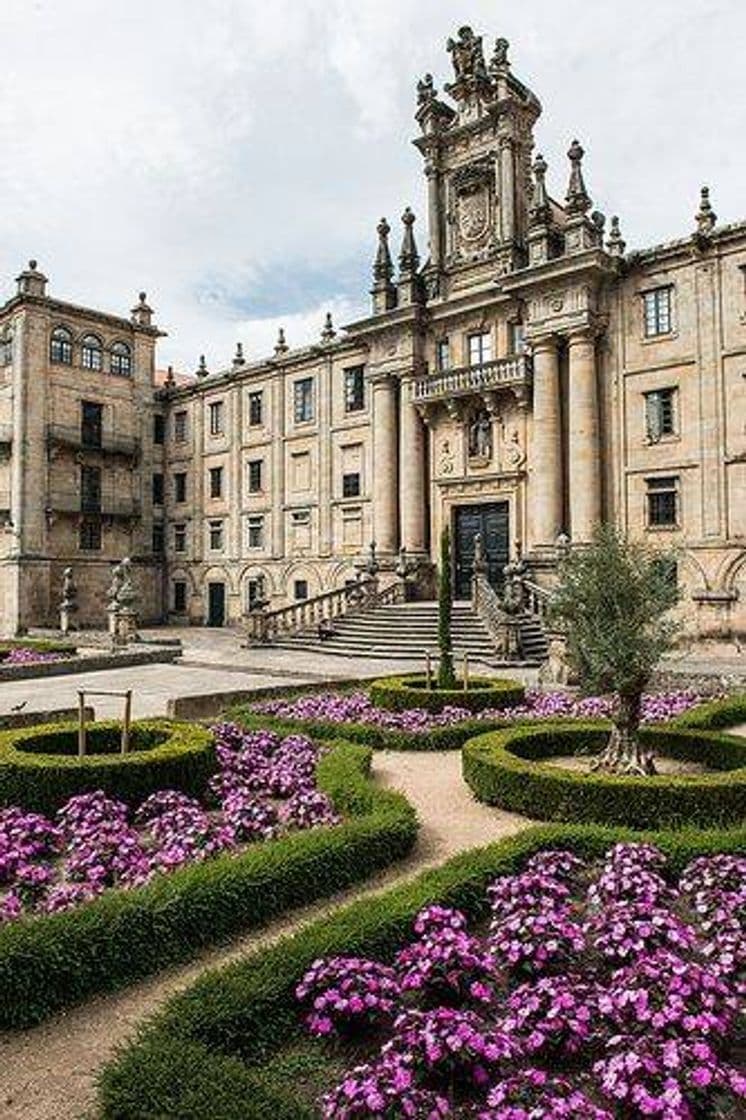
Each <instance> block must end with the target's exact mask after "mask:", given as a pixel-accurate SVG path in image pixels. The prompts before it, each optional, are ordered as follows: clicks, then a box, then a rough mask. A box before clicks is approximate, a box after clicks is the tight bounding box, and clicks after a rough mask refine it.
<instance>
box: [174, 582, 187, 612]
mask: <svg viewBox="0 0 746 1120" xmlns="http://www.w3.org/2000/svg"><path fill="white" fill-rule="evenodd" d="M171 586H172V589H173V598H172V602H173V610H174V613H175V614H185V613H186V604H187V585H186V580H183V579H175V580H174V582H173V584H172V585H171Z"/></svg>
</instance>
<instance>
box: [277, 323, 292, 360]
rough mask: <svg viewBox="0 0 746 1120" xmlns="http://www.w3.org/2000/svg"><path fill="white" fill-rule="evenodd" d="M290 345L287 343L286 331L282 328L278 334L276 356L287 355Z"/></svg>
mask: <svg viewBox="0 0 746 1120" xmlns="http://www.w3.org/2000/svg"><path fill="white" fill-rule="evenodd" d="M288 349H289V348H288V344H287V342H286V341H285V331H284V330H283V328H282V327H280V329H279V330H278V332H277V342H276V343H275V354H287V352H288Z"/></svg>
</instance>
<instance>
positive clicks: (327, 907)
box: [0, 751, 531, 1120]
mask: <svg viewBox="0 0 746 1120" xmlns="http://www.w3.org/2000/svg"><path fill="white" fill-rule="evenodd" d="M374 774H375V776H376V778H377V779H378V780H379V781H380V782H381V784H382V785H384V786H386V787H388V788H392V789H399V790H401V791H402V792H403V793H405V794H406V795H407V797H408V798H409V799H410V801H411V802H412V804H413V805H414V806H415V807H416V809H417V812H418V815H419V818H420V821H421V825H422V827H421V832H420V836H419V839H418V842H417V846H416V849H415V851H414V852H413V853H412V855H411V856H409V857H408V858H407V859H406V860H404V861H402V862H400V863H398V864H396V865H395V866H394V867H392V868H389V869H388V870H386V871H384V872H381V873H380V874H379V875H377V876H375V877H374V878H373V879H372V880H368V881H367V882H366V883H365V884H364V885H361V886H358V887H353V888H351V889H350V890H348V891H345V892H342V893H340V894H337V895H335V896H333V897H332V898H330V899H325V900H324V901H322V902H319V903H317V904H314V905H311V906H307V907H303V908H302V909H300V910H296V911H293V912H292V913H291V914H289V915H287V916H285V918H281V919H278V921H276V922H273V923H272V924H271V925H270V926H267V927H265V928H264V929H263V930H261V931H256V932H253V933H250V934H247V935H246V936H245V937H241V938H238V939H236V940H234V941H231V942H230V943H229V944H226V945H223V946H221V947H219V948H217V949H214V950H212V951H208V952H206V953H203V954H202V955H201V956H200V957H199V958H197V959H196V960H194V961H192V962H191V963H189V964H187V965H182V966H180V967H176V968H173V969H169V970H168V971H166V972H161V973H159V974H158V975H157V976H154V977H152V978H151V979H149V980H146V981H144V982H142V983H140V984H137V985H133V986H132V987H129V988H127V989H126V990H123V991H121V992H115V993H113V994H111V995H107V996H101V997H98V998H95V999H92V1000H90V1001H88V1002H87V1003H85V1004H83V1005H81V1006H80V1007H76V1008H72V1009H71V1010H70V1011H68V1012H67V1013H65V1014H63V1015H59V1016H57V1017H56V1018H54V1019H51V1020H49V1021H48V1022H46V1023H42V1024H41V1025H40V1026H38V1027H35V1028H33V1029H32V1030H29V1031H26V1032H23V1033H19V1034H4V1035H2V1036H0V1115H1V1116H2V1117H3V1120H82V1118H86V1120H92V1118H94V1117H95V1116H96V1111H95V1076H96V1072H97V1070H98V1069H99V1068H100V1067H101V1066H102V1065H103V1064H104V1063H105V1062H107V1061H108V1060H109V1058H110V1057H111V1055H112V1052H113V1051H114V1049H115V1047H117V1046H118V1045H120V1044H121V1043H122V1042H124V1041H125V1040H126V1039H127V1038H128V1037H129V1036H130V1035H131V1034H132V1033H133V1031H134V1030H135V1028H136V1027H137V1026H138V1024H139V1023H140V1022H141V1020H142V1019H143V1018H145V1017H146V1016H148V1015H150V1014H152V1012H153V1011H155V1009H156V1008H157V1007H158V1005H159V1004H161V1003H162V1002H163V1001H164V1000H165V999H167V998H168V997H169V996H171V995H173V994H174V993H175V992H178V991H179V990H180V989H182V988H185V987H186V986H187V985H188V984H190V983H191V982H192V981H193V980H194V979H195V978H196V977H197V976H198V975H199V973H200V972H202V971H204V970H205V969H207V968H212V967H216V966H219V965H223V964H227V963H229V962H231V961H235V960H237V959H239V958H240V957H243V956H246V955H247V954H249V953H252V952H254V951H255V950H257V949H258V948H260V947H262V946H264V945H267V944H268V943H270V942H272V941H275V940H276V939H277V938H279V937H282V936H284V935H285V934H288V933H291V932H294V931H295V930H296V929H297V928H298V927H299V926H301V925H303V924H305V923H307V922H309V921H311V920H314V919H317V918H319V917H322V916H323V915H324V914H326V913H328V912H330V911H331V910H333V909H335V908H336V907H337V906H339V905H341V904H342V903H345V902H350V901H352V900H353V899H355V898H360V897H362V896H364V895H366V894H372V893H375V892H376V891H380V890H383V889H385V888H386V887H389V886H392V885H393V884H394V883H398V882H401V881H403V880H405V879H407V878H411V877H412V876H414V875H416V874H418V873H419V872H420V871H422V870H424V869H425V868H427V867H430V866H433V865H437V864H439V863H441V862H442V861H443V860H444V859H447V858H448V857H449V856H451V855H455V854H456V853H457V852H460V851H464V850H466V849H468V848H472V847H475V846H478V845H480V844H485V843H489V842H491V841H493V840H498V839H500V838H501V837H504V836H510V835H512V834H513V833H515V832H518V831H520V830H521V829H523V828H526V827H527V826H528V825H529V824H530V823H531V822H530V821H529V820H527V819H526V818H525V817H520V816H517V815H516V814H512V813H503V812H500V811H499V810H496V809H490V808H488V807H487V806H486V805H480V804H479V803H477V802H476V801H474V800H473V799H472V797H471V795H470V793H469V791H468V789H467V787H466V786H465V784H464V782H463V781H462V779H461V752H460V751H448V752H438V753H428V752H422V753H419V752H393V751H382V752H380V753H378V754H376V756H375V759H374Z"/></svg>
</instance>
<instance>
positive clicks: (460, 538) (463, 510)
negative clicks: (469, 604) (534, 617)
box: [453, 502, 510, 599]
mask: <svg viewBox="0 0 746 1120" xmlns="http://www.w3.org/2000/svg"><path fill="white" fill-rule="evenodd" d="M477 533H480V534H481V537H482V544H483V546H484V554H485V560H486V562H487V579H488V580H489V582H490V583H491V584H492V586H493V587H502V584H503V579H504V576H503V568H504V567H505V565H506V564H507V563H508V560H509V559H510V522H509V507H508V503H507V502H488V503H485V504H484V505H478V506H457V507H456V511H455V517H454V531H453V537H454V544H453V557H454V577H455V578H454V594H455V597H456V598H457V599H468V598H469V597H470V595H471V580H472V576H473V574H474V538H475V537H476V535H477Z"/></svg>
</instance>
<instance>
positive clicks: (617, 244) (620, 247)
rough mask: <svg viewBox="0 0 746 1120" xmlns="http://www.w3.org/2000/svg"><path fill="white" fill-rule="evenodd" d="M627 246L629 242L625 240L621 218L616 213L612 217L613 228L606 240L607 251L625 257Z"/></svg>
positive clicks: (613, 255)
mask: <svg viewBox="0 0 746 1120" xmlns="http://www.w3.org/2000/svg"><path fill="white" fill-rule="evenodd" d="M626 248H627V242H626V241H625V240H624V238H623V237H622V234H621V230H620V229H619V218H618V217H617V216H616V214H614V215H613V217H612V219H611V229H610V230H609V236H608V238H607V241H606V252H607V253H608V254H609V256H612V257H623V256H624V250H625V249H626Z"/></svg>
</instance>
